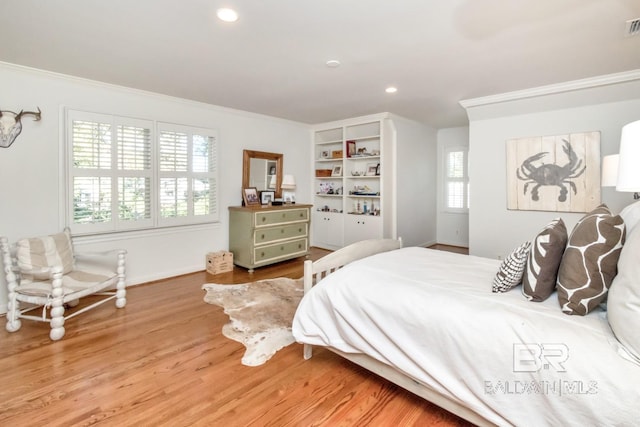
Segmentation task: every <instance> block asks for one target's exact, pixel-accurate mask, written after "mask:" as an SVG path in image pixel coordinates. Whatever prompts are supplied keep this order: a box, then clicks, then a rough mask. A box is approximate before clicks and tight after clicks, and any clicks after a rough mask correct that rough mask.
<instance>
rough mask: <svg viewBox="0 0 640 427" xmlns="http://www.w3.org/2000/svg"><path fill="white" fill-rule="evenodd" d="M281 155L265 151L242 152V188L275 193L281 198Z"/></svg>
mask: <svg viewBox="0 0 640 427" xmlns="http://www.w3.org/2000/svg"><path fill="white" fill-rule="evenodd" d="M281 184H282V154H279V153H269V152H266V151H254V150H243V156H242V188H248V187H255V188H257V189H258V191H265V190H271V191H275V193H276V194H275V197H277V198H280V197H282V194H281V190H280V185H281Z"/></svg>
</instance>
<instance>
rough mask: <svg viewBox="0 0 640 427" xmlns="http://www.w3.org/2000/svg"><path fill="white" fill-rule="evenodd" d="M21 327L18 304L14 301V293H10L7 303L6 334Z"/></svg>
mask: <svg viewBox="0 0 640 427" xmlns="http://www.w3.org/2000/svg"><path fill="white" fill-rule="evenodd" d="M21 326H22V321H21V320H20V302H19V301H18V300H17V299H16V293H15V292H10V293H9V297H8V301H7V324H6V329H7V332H15V331H17V330H18V329H20V327H21Z"/></svg>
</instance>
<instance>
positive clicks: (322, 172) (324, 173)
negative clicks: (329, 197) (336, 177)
mask: <svg viewBox="0 0 640 427" xmlns="http://www.w3.org/2000/svg"><path fill="white" fill-rule="evenodd" d="M331 172H332V171H331V169H316V177H328V176H331Z"/></svg>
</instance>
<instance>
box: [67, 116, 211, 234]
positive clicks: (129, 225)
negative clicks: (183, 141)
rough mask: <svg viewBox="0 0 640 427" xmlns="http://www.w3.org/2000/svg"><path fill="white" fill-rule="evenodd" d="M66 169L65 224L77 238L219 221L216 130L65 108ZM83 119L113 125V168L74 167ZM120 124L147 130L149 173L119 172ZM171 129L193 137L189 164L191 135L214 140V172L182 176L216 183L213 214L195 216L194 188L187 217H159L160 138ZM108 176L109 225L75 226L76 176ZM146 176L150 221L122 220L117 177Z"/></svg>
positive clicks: (148, 219)
mask: <svg viewBox="0 0 640 427" xmlns="http://www.w3.org/2000/svg"><path fill="white" fill-rule="evenodd" d="M64 111H65V115H66V117H65V127H66V129H65V131H66V132H65V136H64V138H65V141H64V147H65V169H66V176H65V178H66V187H65V188H66V194H65V207H66V212H65V224H66V225H67V226H69V227H71V230H72V231H73V234H74V235H91V234H104V233H113V232H121V231H130V230H150V229H156V228H162V227H168V226H181V225H194V224H203V223H215V222H219V203H220V197H219V182H220V181H219V173H218V171H219V163H218V143H219V139H218V134H217V131H216V130H214V129H208V128H198V127H192V126H186V125H178V124H170V123H162V122H157V121H154V120H144V119H135V118H130V117H122V116H116V115H110V114H101V113H92V112H86V111H78V110H71V109H65V110H64ZM74 120H84V121H90V122H97V123H107V124H110V125H111V147H112V148H111V168H110V169H85V168H74V165H73V140H72V138H73V134H72V133H73V127H72V124H73V121H74ZM118 125H125V126H138V127H145V128H148V129H149V131H150V138H151V162H150V169H149V170H139V171H138V170H136V171H122V170H118V169H117V160H118V155H117V135H116V132H117V127H118ZM168 129H171V130H173V131H180V132H184V133H187V134H189V135H190V143H189V154H188V156H189V157H188V158H189V162H191V159H192V156H191V154H192V148H193V144H192V141H193V140H192V139H191V135H193V134H196V135H202V136H206V137H209V138H210V139H211V141H212V149H211V156H212V158H213V160H212V161H213V163H212V169H213V170H211V171H209V172H200V173H195V172H192V171H189V170H187V171H186V172H185V173H184V174H182V175H181V176H184V177H186V178H187V179H188V180H189V182H192V181H193V179H194V178H205V177H206V178H209V179H210V180H211V182H212V183H213V188H211V187H210V188H209V191H212V192H213V195H212V196H210V199H211V206H210V209H211V211H210V212H209V214H206V215H194V212H193V191H191V187H190V190H189V194H188V203H189V211H188V214H187V215H186V216H183V217H179V218H160V197H159V194H160V188H159V187H160V176H161V174H160V172H159V169H160V166H159V163H160V158H159V154H158V153H159V150H158V145H159V135H160V132H161V130H168ZM82 176H87V177H108V178H111V194H112V199H111V213H112V214H111V219H110V220H109V221H106V222H96V223H74V188H73V186H74V178H75V177H82ZM131 176H133V177H144V178H148V179H150V182H151V184H150V193H151V194H150V210H151V214H150V218H145V219H138V220H135V221H131V220H124V221H123V220H120V218H119V211H118V187H117V184H118V177H131Z"/></svg>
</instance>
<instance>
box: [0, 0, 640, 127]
mask: <svg viewBox="0 0 640 427" xmlns="http://www.w3.org/2000/svg"><path fill="white" fill-rule="evenodd" d="M220 7H232V8H234V9H236V10H237V11H238V13H239V15H240V19H239V20H238V21H237V22H235V23H225V22H222V21H219V20H218V19H217V18H216V17H215V11H216V10H217V9H218V8H220ZM635 18H640V0H315V1H314V0H273V1H266V0H253V1H248V0H179V1H177V0H108V1H106V0H47V1H44V0H2V1H1V2H0V38H1V39H2V41H3V42H2V43H0V61H4V62H10V63H15V64H21V65H25V66H29V67H35V68H39V69H44V70H50V71H54V72H58V73H63V74H69V75H73V76H79V77H84V78H88V79H93V80H98V81H102V82H108V83H113V84H117V85H122V86H127V87H132V88H137V89H143V90H148V91H153V92H158V93H163V94H167V95H172V96H177V97H181V98H187V99H192V100H196V101H201V102H206V103H209V104H214V105H220V106H225V107H230V108H236V109H241V110H246V111H251V112H256V113H261V114H267V115H270V116H275V117H281V118H285V119H290V120H294V121H299V122H305V123H321V122H325V121H331V120H336V119H343V118H347V117H354V116H360V115H365V114H370V113H379V112H383V111H389V112H392V113H395V114H398V115H401V116H404V117H407V118H410V119H414V120H418V121H421V122H424V123H427V124H430V125H432V126H434V127H437V128H441V127H451V126H459V125H465V124H466V123H467V116H466V114H465V111H464V109H463V108H462V107H461V106H460V105H459V104H458V102H459V101H460V100H462V99H469V98H476V97H482V96H488V95H493V94H498V93H504V92H509V91H514V90H521V89H527V88H532V87H538V86H543V85H547V84H553V83H560V82H564V81H570V80H576V79H583V78H588V77H593V76H599V75H604V74H610V73H617V72H622V71H628V70H634V69H640V36H634V37H625V21H627V20H630V19H635ZM332 59H336V60H339V61H340V62H341V66H340V67H337V68H329V67H327V66H326V65H325V63H326V61H328V60H332ZM389 85H394V86H396V87H397V88H398V92H397V93H395V94H387V93H385V91H384V89H385V88H386V87H387V86H389Z"/></svg>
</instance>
